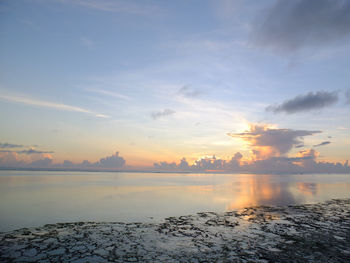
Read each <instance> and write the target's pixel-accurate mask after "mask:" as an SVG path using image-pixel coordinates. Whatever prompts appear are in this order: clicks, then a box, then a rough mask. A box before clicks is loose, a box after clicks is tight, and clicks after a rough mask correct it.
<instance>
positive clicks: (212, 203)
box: [0, 171, 350, 231]
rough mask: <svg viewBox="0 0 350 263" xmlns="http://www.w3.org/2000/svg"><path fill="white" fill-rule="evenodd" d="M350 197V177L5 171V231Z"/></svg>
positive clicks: (0, 220) (0, 201)
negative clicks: (45, 225) (56, 224)
mask: <svg viewBox="0 0 350 263" xmlns="http://www.w3.org/2000/svg"><path fill="white" fill-rule="evenodd" d="M332 198H350V175H339V174H307V175H306V174H303V175H255V174H175V173H112V172H34V171H0V231H7V230H12V229H17V228H21V227H32V226H40V225H43V224H48V223H57V222H74V221H127V222H130V221H143V222H144V221H147V222H149V221H151V222H152V221H159V220H161V219H163V218H165V217H168V216H180V215H186V214H193V213H196V212H200V211H216V212H222V211H227V210H232V209H239V208H242V207H245V206H251V205H287V204H298V203H315V202H320V201H325V200H329V199H332Z"/></svg>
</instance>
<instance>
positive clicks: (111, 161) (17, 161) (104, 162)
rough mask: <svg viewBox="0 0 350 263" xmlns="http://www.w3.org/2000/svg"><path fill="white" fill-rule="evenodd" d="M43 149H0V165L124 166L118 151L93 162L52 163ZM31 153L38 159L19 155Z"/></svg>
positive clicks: (72, 167)
mask: <svg viewBox="0 0 350 263" xmlns="http://www.w3.org/2000/svg"><path fill="white" fill-rule="evenodd" d="M48 153H52V152H45V151H37V150H34V149H29V150H21V151H10V150H8V151H6V150H0V167H11V168H55V169H57V168H61V169H67V168H68V169H91V168H92V169H95V168H99V169H115V168H117V169H118V168H123V167H125V164H126V161H125V159H124V158H123V157H122V156H120V155H119V152H116V153H115V154H112V155H111V156H107V157H104V158H101V159H100V160H99V161H97V162H95V163H91V162H89V161H87V160H85V161H83V162H82V163H73V162H72V161H70V160H64V161H63V163H54V162H53V160H52V157H51V156H50V155H48ZM21 154H22V155H23V154H25V155H28V154H33V155H36V156H38V157H39V158H40V159H37V160H33V161H30V162H28V161H27V162H26V161H24V160H22V159H21V158H20V157H19V155H21Z"/></svg>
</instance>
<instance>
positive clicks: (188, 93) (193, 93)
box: [178, 86, 200, 98]
mask: <svg viewBox="0 0 350 263" xmlns="http://www.w3.org/2000/svg"><path fill="white" fill-rule="evenodd" d="M178 93H179V94H180V95H182V96H184V97H189V98H194V97H198V96H199V95H200V91H199V90H196V89H192V88H190V87H188V86H183V87H182V88H181V89H179V91H178Z"/></svg>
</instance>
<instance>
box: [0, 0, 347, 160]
mask: <svg viewBox="0 0 350 263" xmlns="http://www.w3.org/2000/svg"><path fill="white" fill-rule="evenodd" d="M0 39H1V40H0V121H1V129H0V167H7V166H10V167H16V166H23V165H24V166H25V165H27V164H32V163H33V162H34V164H36V166H41V162H40V161H43V160H45V158H46V159H49V160H51V161H50V162H51V165H52V164H62V163H63V162H64V161H65V160H69V162H67V161H66V164H70V162H72V163H75V164H78V163H82V161H83V160H88V161H89V162H90V163H95V162H100V164H101V165H102V164H103V163H104V162H108V161H109V159H108V158H105V157H106V156H112V157H113V154H115V152H119V155H120V156H121V157H122V158H121V159H118V158H119V157H118V155H115V156H114V157H116V158H115V159H116V160H117V161H118V160H121V161H122V159H123V160H125V163H126V165H127V166H130V167H144V166H149V167H152V166H153V164H154V163H159V162H163V161H165V162H167V163H171V162H176V163H179V161H180V159H181V158H183V157H185V158H186V160H187V161H188V163H190V164H192V163H193V162H194V161H196V160H199V159H201V158H205V157H209V156H213V155H215V156H216V158H220V159H223V160H231V158H232V157H233V156H235V154H236V153H237V152H239V153H240V154H241V156H240V155H236V157H237V156H238V157H237V160H238V161H239V162H246V163H251V162H254V161H259V160H266V159H269V158H274V157H278V158H282V157H283V158H284V157H285V158H289V159H288V160H289V161H290V160H292V159H291V158H304V157H305V156H312V158H317V160H318V161H320V162H326V161H327V162H341V163H342V164H344V162H345V161H346V160H347V159H349V158H350V150H349V149H350V136H349V135H350V134H349V131H350V70H349V69H350V1H345V0H296V1H287V0H279V1H273V0H269V1H249V0H248V1H243V0H235V1H229V0H222V1H220V0H215V1H214V0H213V1H204V0H198V1H151V0H148V1H120V0H114V1H113V0H71V1H70V0H27V1H20V0H15V1H7V0H4V1H1V2H0ZM101 158H105V159H104V161H103V160H101V161H99V160H100V159H101ZM293 160H294V161H298V160H297V159H293ZM35 162H36V163H35ZM42 164H43V166H45V165H44V164H45V162H44V161H43V162H42ZM123 165H124V163H123Z"/></svg>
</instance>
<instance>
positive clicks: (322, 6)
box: [253, 0, 350, 51]
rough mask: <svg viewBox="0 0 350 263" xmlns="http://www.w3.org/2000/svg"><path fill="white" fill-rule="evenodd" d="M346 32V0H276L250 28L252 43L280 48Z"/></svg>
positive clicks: (349, 12)
mask: <svg viewBox="0 0 350 263" xmlns="http://www.w3.org/2000/svg"><path fill="white" fill-rule="evenodd" d="M349 34H350V1H348V0H293V1H290V0H278V1H276V2H275V4H274V5H273V6H271V7H270V8H269V9H268V10H266V13H264V15H263V16H262V18H261V19H258V21H257V23H256V25H255V26H254V28H253V38H254V40H255V43H257V44H258V45H260V46H263V47H268V48H272V49H276V50H281V51H295V50H298V49H300V48H302V47H304V46H319V45H323V44H326V43H330V42H334V41H337V40H339V39H343V38H345V37H347V36H349Z"/></svg>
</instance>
